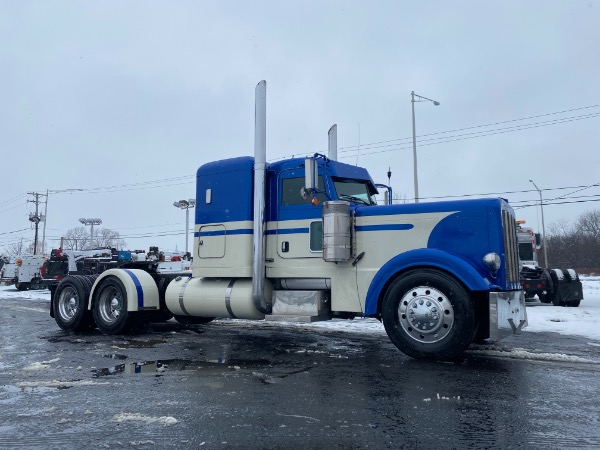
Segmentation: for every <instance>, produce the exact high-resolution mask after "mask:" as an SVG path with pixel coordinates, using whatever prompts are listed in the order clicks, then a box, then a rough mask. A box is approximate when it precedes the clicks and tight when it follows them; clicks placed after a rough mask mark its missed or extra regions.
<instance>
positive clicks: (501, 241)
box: [166, 156, 526, 359]
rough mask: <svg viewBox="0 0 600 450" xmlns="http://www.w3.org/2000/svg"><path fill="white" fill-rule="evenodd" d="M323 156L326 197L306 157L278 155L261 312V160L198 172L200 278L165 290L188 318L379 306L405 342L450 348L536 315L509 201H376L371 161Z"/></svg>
mask: <svg viewBox="0 0 600 450" xmlns="http://www.w3.org/2000/svg"><path fill="white" fill-rule="evenodd" d="M314 160H315V161H316V162H317V167H318V173H317V176H316V177H315V178H316V180H315V181H317V180H318V182H315V186H317V189H316V191H315V192H314V194H315V195H314V198H316V199H317V200H318V202H315V201H313V196H306V192H305V195H304V196H303V195H302V192H301V191H302V189H303V186H304V184H305V175H306V174H305V166H306V165H307V164H308V163H307V162H306V161H305V160H303V159H291V160H286V161H282V162H276V163H272V164H268V165H267V170H266V204H265V232H264V239H263V243H262V244H263V245H265V267H266V272H265V273H266V280H265V287H264V295H265V298H266V299H267V300H268V309H267V310H262V311H261V308H259V307H256V305H255V304H254V302H253V299H252V296H251V288H252V286H251V280H252V276H253V246H254V245H255V244H254V236H253V228H252V227H253V223H254V216H253V206H254V205H253V196H252V195H251V193H252V192H253V180H254V178H253V167H254V159H253V158H252V157H242V158H234V159H229V160H224V161H218V162H214V163H209V164H206V165H204V166H202V167H201V168H200V169H199V170H198V174H197V192H196V198H197V207H196V225H195V240H194V264H193V270H192V277H191V278H181V279H179V280H177V279H176V280H174V281H173V282H172V283H171V284H170V285H169V287H168V289H167V293H166V304H167V306H168V308H169V309H170V310H171V311H172V312H173V313H174V314H175V315H176V316H190V317H194V316H200V317H231V318H243V319H263V318H264V319H267V320H295V321H314V320H324V319H330V318H335V317H348V318H350V317H354V316H364V317H376V318H378V319H380V320H382V322H383V324H384V326H385V329H386V332H387V333H388V335H389V336H390V338H391V340H392V341H393V342H394V344H395V345H396V346H397V347H398V348H399V349H400V350H402V351H403V352H405V353H407V354H408V355H410V356H412V357H415V358H438V359H451V358H453V357H455V356H457V355H458V354H460V353H461V352H462V351H464V350H465V349H466V348H467V347H468V345H469V344H470V343H471V342H472V341H473V340H474V339H477V340H484V339H492V340H498V339H499V338H501V337H503V335H505V334H507V333H511V332H513V331H516V330H517V329H520V328H522V327H523V326H525V322H526V313H525V306H524V299H523V296H522V292H521V291H520V286H519V275H518V261H517V252H516V240H515V225H514V213H513V211H512V209H511V208H510V206H509V205H508V203H507V202H506V201H505V200H503V199H482V200H466V201H457V202H438V203H421V204H406V205H381V206H377V205H376V202H375V201H374V200H373V198H372V196H373V195H375V194H376V193H377V189H376V188H375V185H374V183H373V181H372V180H371V178H370V176H369V174H368V172H367V171H366V170H365V169H363V168H360V167H355V166H351V165H348V164H343V163H339V162H337V161H331V160H328V159H327V158H325V157H321V156H317V157H316V158H314ZM313 203H318V206H315V205H314V204H313Z"/></svg>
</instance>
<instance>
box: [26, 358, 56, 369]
mask: <svg viewBox="0 0 600 450" xmlns="http://www.w3.org/2000/svg"><path fill="white" fill-rule="evenodd" d="M59 359H60V358H54V359H51V360H49V361H41V362H34V363H31V364H29V365H28V366H25V367H23V370H28V371H29V370H44V369H47V368H48V367H50V364H52V363H55V362H57V361H58V360H59Z"/></svg>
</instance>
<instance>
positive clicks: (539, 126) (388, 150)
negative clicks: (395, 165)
mask: <svg viewBox="0 0 600 450" xmlns="http://www.w3.org/2000/svg"><path fill="white" fill-rule="evenodd" d="M592 117H600V113H596V114H593V115H590V116H586V117H582V118H573V119H564V120H560V121H555V122H553V123H540V124H530V125H523V126H521V127H520V128H518V129H511V130H506V131H494V130H489V132H481V133H483V134H479V135H478V136H470V137H463V138H458V139H447V140H444V141H439V142H430V143H428V144H420V145H419V146H420V147H428V146H430V145H438V144H446V143H448V142H458V141H465V140H468V139H476V138H480V137H485V136H494V135H497V134H505V133H512V132H515V131H523V130H528V129H531V128H541V127H547V126H551V125H557V124H560V123H566V122H574V121H578V120H584V119H590V118H592ZM457 136H459V135H457ZM453 137H456V136H448V138H453ZM410 148H412V146H406V147H395V148H391V149H387V150H380V151H376V152H366V153H362V156H364V155H374V154H378V153H387V152H391V151H399V150H406V149H410ZM351 157H353V155H348V156H341V157H340V159H342V158H351Z"/></svg>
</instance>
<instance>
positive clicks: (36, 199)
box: [27, 192, 47, 255]
mask: <svg viewBox="0 0 600 450" xmlns="http://www.w3.org/2000/svg"><path fill="white" fill-rule="evenodd" d="M27 194H29V195H32V196H33V197H34V200H27V201H28V202H31V203H35V214H29V221H30V222H33V223H34V224H35V239H34V240H33V254H34V255H37V250H38V229H39V225H40V222H41V221H42V220H43V217H44V216H40V214H39V206H40V197H43V196H44V195H47V194H40V193H38V192H28V193H27Z"/></svg>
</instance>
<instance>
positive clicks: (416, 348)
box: [381, 269, 476, 360]
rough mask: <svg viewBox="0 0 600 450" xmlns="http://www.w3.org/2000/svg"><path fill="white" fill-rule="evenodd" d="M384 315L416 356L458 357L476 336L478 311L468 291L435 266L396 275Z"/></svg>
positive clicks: (394, 337)
mask: <svg viewBox="0 0 600 450" xmlns="http://www.w3.org/2000/svg"><path fill="white" fill-rule="evenodd" d="M381 315H382V319H383V325H384V327H385V331H386V332H387V334H388V336H389V338H390V340H391V341H392V342H393V343H394V345H395V346H396V347H398V349H399V350H400V351H402V352H403V353H405V354H407V355H408V356H410V357H412V358H415V359H436V360H451V359H454V358H456V357H457V356H458V355H460V354H461V353H462V352H463V351H465V350H466V349H467V347H468V346H469V345H470V344H471V343H472V342H473V338H474V336H475V330H476V321H475V311H474V307H473V303H472V302H471V299H470V297H469V295H468V293H467V291H466V290H465V288H464V287H463V286H462V285H461V284H459V283H458V282H457V281H456V280H455V279H454V278H452V277H451V276H449V275H447V274H446V273H444V272H440V271H438V270H434V269H419V270H413V271H410V272H408V273H406V274H404V275H402V276H400V277H398V278H397V279H395V280H394V281H393V282H392V283H391V284H390V286H389V287H388V289H387V290H386V293H385V294H384V298H383V303H382V307H381Z"/></svg>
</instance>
